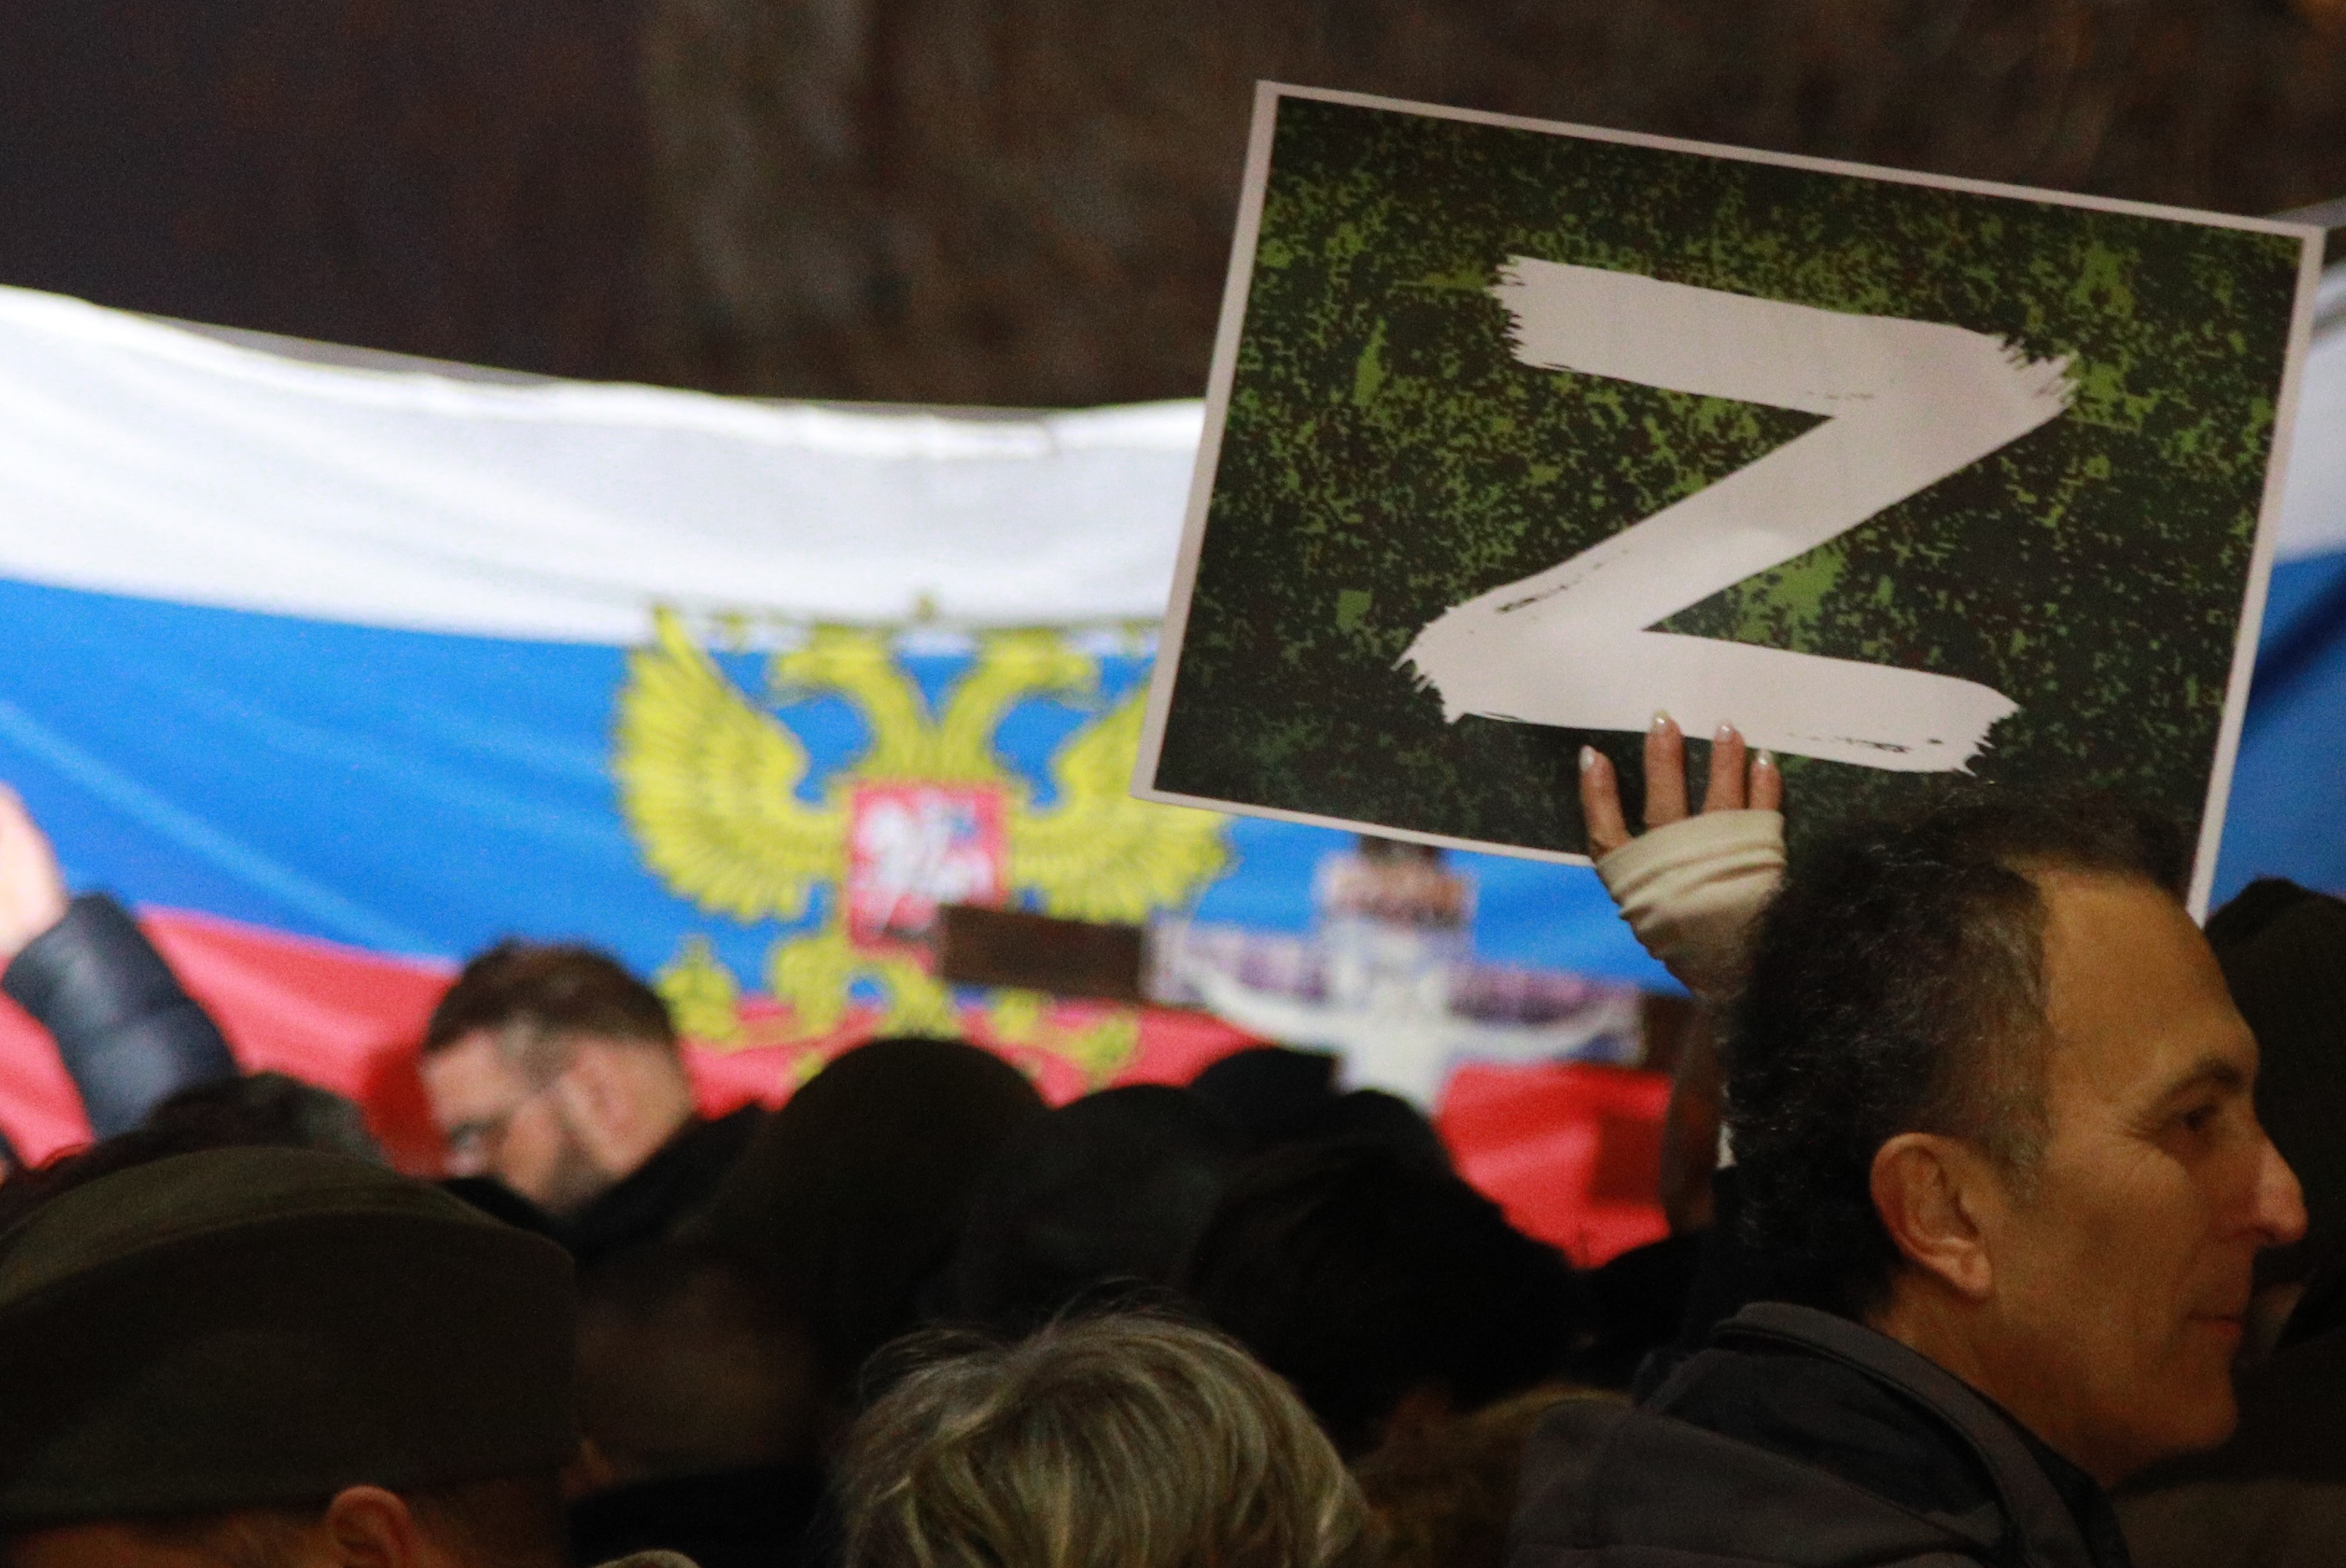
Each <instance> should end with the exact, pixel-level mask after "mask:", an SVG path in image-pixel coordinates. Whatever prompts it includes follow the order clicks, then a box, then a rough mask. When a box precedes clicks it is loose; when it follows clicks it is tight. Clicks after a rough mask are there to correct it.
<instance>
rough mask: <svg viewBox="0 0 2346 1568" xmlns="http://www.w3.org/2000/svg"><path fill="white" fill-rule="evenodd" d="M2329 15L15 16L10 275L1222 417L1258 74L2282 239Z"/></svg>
mask: <svg viewBox="0 0 2346 1568" xmlns="http://www.w3.org/2000/svg"><path fill="white" fill-rule="evenodd" d="M2341 23H2346V0H2294V3H2292V0H1981V3H1971V4H1964V3H1957V0H1933V3H1929V4H1901V3H1897V0H1780V3H1775V4H1762V3H1756V0H1549V3H1545V4H1528V3H1513V0H1244V3H1243V4H1241V3H1239V0H1156V3H1154V4H1150V5H1102V4H1100V3H1099V0H995V3H990V4H989V3H984V0H144V3H138V0H8V4H7V5H5V8H0V282H5V283H14V284H22V285H26V286H30V287H34V288H41V289H52V290H60V291H63V292H66V293H70V294H76V295H80V296H83V297H85V298H88V299H92V300H97V301H98V302H100V303H102V304H107V305H115V306H121V307H127V308H129V309H134V310H142V311H157V312H160V313H164V314H168V315H177V316H182V317H188V318H192V319H198V320H202V321H215V322H219V323H223V324H227V325H231V326H240V327H249V328H256V329H260V330H264V331H279V332H290V333H295V334H299V335H303V336H309V337H316V338H322V339H327V340H331V341H341V342H348V343H355V344H361V345H364V346H369V347H375V348H383V349H392V350H397V351H406V352H410V353H420V354H430V355H436V356H441V357H445V358H452V359H460V360H467V361H476V362H481V363H487V364H495V365H503V366H508V367H512V368H515V369H520V370H529V371H540V372H555V373H560V374H565V375H579V376H594V377H611V378H633V379H642V380H653V381H660V382H670V383H674V384H678V385H686V386H699V387H707V388H711V389H715V390H719V391H726V392H752V393H761V394H769V395H780V396H809V397H834V398H877V399H887V400H903V401H935V402H971V403H976V402H987V403H1005V404H1023V405H1042V404H1076V403H1090V402H1111V401H1118V400H1126V399H1140V398H1154V397H1181V396H1194V395H1196V394H1198V393H1199V392H1200V391H1202V389H1203V386H1204V382H1205V372H1206V363H1207V359H1208V356H1209V349H1210V343H1211V337H1212V331H1213V322H1214V316H1215V311H1216V309H1217V307H1218V305H1219V296H1220V290H1221V281H1222V272H1223V267H1224V263H1225V260H1226V252H1227V247H1228V243H1229V226H1230V223H1231V219H1232V214H1233V211H1234V209H1235V202H1236V193H1237V187H1238V177H1239V156H1240V151H1241V148H1242V147H1243V144H1244V139H1245V131H1246V120H1247V114H1248V108H1249V102H1250V84H1251V82H1252V81H1253V79H1254V78H1255V77H1257V76H1274V77H1280V78H1282V79H1288V80H1295V81H1301V82H1304V83H1308V84H1313V85H1319V86H1327V87H1348V88H1354V89H1358V90H1362V91H1370V92H1380V93H1388V94H1392V95H1395V96H1400V97H1414V98H1422V99H1429V100H1433V101H1438V102H1447V103H1454V104H1462V105H1466V106H1471V107H1481V108H1488V109H1496V110H1503V111H1507V112H1513V113H1520V114H1530V115H1539V116H1545V117H1552V118H1558V119H1567V120H1577V121H1582V122H1586V123H1593V124H1597V125H1604V126H1611V127H1623V128H1628V129H1635V130H1646V131H1657V132H1664V133H1668V134H1673V135H1680V136H1693V137H1708V138H1711V139H1717V140H1723V141H1730V142H1738V143H1742V144H1745V145H1749V146H1753V147H1760V148H1774V149H1779V150H1786V151H1798V152H1806V153H1813V154H1821V155H1827V156H1834V157H1844V158H1861V159H1866V160H1871V161H1876V162H1885V163H1891V164H1896V165H1902V166H1905V167H1910V168H1923V169H1928V170H1933V171H1937V172H1943V173H1949V174H1961V175H1972V176H1979V177H1985V178H1998V179H2008V180H2015V181H2021V182H2025V183H2031V184H2038V185H2047V186H2053V187H2056V188H2065V189H2071V190H2080V191H2092V192H2098V193H2103V194H2108V195H2117V196H2127V197H2136V198H2142V199H2153V200H2160V201H2170V202H2177V203H2181V204H2185V205H2192V206H2205V207H2209V208H2215V209H2221V210H2225V211H2233V212H2270V211H2273V210H2277V209H2283V208H2289V207H2294V206H2298V205H2301V204H2304V203H2308V202H2312V201H2317V200H2321V199H2326V198H2330V197H2334V196H2338V195H2340V194H2341V193H2346V33H2341Z"/></svg>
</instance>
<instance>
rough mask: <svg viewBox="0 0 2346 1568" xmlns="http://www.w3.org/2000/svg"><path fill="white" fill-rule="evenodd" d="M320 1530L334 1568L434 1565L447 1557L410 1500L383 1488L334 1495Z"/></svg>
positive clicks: (354, 1488) (354, 1489)
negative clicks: (429, 1535) (420, 1524)
mask: <svg viewBox="0 0 2346 1568" xmlns="http://www.w3.org/2000/svg"><path fill="white" fill-rule="evenodd" d="M318 1533H319V1537H320V1539H321V1543H322V1544H323V1545H324V1547H325V1549H326V1553H325V1560H326V1561H327V1562H329V1563H332V1564H334V1568H432V1565H434V1564H437V1563H442V1562H444V1560H445V1555H444V1553H438V1552H435V1551H433V1550H432V1546H431V1543H430V1542H429V1541H427V1540H426V1538H425V1537H424V1534H423V1530H422V1529H421V1528H419V1527H418V1526H417V1524H416V1522H415V1515H414V1513H413V1511H411V1510H410V1509H409V1508H408V1506H407V1500H406V1499H405V1498H403V1497H401V1496H400V1495H399V1494H398V1493H397V1492H385V1491H384V1490H383V1489H382V1487H379V1486H346V1487H344V1488H343V1489H342V1491H340V1492H336V1493H334V1495H333V1498H332V1500H331V1502H328V1503H327V1504H326V1512H325V1517H324V1518H322V1519H321V1520H320V1521H319V1530H318Z"/></svg>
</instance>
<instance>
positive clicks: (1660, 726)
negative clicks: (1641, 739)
mask: <svg viewBox="0 0 2346 1568" xmlns="http://www.w3.org/2000/svg"><path fill="white" fill-rule="evenodd" d="M1670 723H1671V720H1670V716H1669V715H1668V714H1667V713H1665V712H1663V711H1662V710H1661V709H1660V708H1656V709H1654V722H1653V726H1652V728H1653V731H1654V733H1655V734H1657V735H1659V734H1660V733H1661V732H1662V731H1663V730H1665V729H1668V728H1669V727H1670Z"/></svg>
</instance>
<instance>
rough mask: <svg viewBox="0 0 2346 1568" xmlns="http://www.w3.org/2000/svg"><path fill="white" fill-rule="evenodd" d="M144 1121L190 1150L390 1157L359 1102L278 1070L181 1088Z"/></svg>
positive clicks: (380, 1161)
mask: <svg viewBox="0 0 2346 1568" xmlns="http://www.w3.org/2000/svg"><path fill="white" fill-rule="evenodd" d="M141 1125H143V1126H145V1127H146V1128H148V1130H149V1131H152V1132H159V1133H163V1134H167V1135H172V1136H177V1137H179V1138H180V1139H182V1140H183V1141H184V1142H185V1143H186V1144H187V1145H188V1146H189V1148H190V1149H193V1148H196V1147H206V1148H227V1147H230V1146H231V1145H239V1144H274V1145H282V1146H284V1147H286V1148H296V1149H323V1150H325V1151H326V1152H327V1153H329V1154H338V1155H350V1156H353V1157H355V1158H358V1159H362V1160H371V1161H372V1162H373V1163H374V1164H376V1165H379V1166H380V1165H389V1164H390V1163H391V1161H390V1159H389V1157H388V1156H385V1155H384V1153H383V1152H382V1145H381V1144H379V1143H377V1142H376V1141H375V1136H374V1135H373V1134H372V1133H371V1132H369V1131H368V1130H367V1125H366V1114H365V1113H364V1112H363V1111H362V1110H360V1109H359V1107H358V1104H357V1102H355V1101H353V1100H352V1099H350V1098H349V1097H348V1096H346V1095H337V1094H335V1093H334V1092H333V1091H332V1090H331V1089H321V1088H319V1087H318V1086H317V1085H316V1084H305V1083H303V1082H302V1081H301V1079H299V1078H293V1077H289V1076H287V1075H286V1074H283V1073H243V1074H238V1075H237V1076H236V1077H233V1078H219V1079H215V1080H213V1081H212V1082H211V1083H209V1084H195V1085H193V1086H192V1087H189V1088H185V1089H182V1090H180V1091H179V1093H178V1094H176V1095H172V1096H171V1097H170V1098H169V1099H168V1100H165V1101H164V1102H163V1103H162V1104H161V1105H158V1106H156V1107H155V1108H154V1109H153V1110H151V1111H149V1112H148V1113H147V1119H146V1121H145V1122H144V1123H142V1124H141Z"/></svg>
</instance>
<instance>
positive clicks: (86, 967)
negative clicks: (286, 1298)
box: [0, 785, 237, 1138]
mask: <svg viewBox="0 0 2346 1568" xmlns="http://www.w3.org/2000/svg"><path fill="white" fill-rule="evenodd" d="M0 962H5V964H6V966H7V968H6V972H5V975H0V990H5V992H6V993H7V994H8V996H9V997H10V998H11V999H12V1000H13V1001H15V1003H17V1005H19V1006H21V1007H22V1008H24V1010H25V1011H26V1012H27V1013H31V1014H32V1015H33V1017H34V1019H35V1021H36V1022H37V1023H39V1024H40V1025H41V1027H43V1028H44V1029H46V1030H47V1031H48V1032H49V1034H50V1037H51V1038H52V1039H54V1040H55V1041H56V1045H57V1055H58V1056H59V1058H60V1059H62V1060H63V1062H64V1063H65V1068H66V1074H67V1075H68V1076H69V1077H71V1078H72V1079H73V1082H74V1087H75V1089H76V1091H77V1092H79V1094H80V1095H81V1101H82V1108H83V1109H84V1110H85V1111H86V1112H87V1114H88V1116H89V1125H90V1130H91V1131H92V1132H94V1133H96V1134H97V1135H98V1136H99V1137H101V1138H104V1137H111V1136H112V1135H115V1134H116V1133H120V1132H128V1130H129V1129H130V1128H132V1127H135V1126H137V1125H138V1124H139V1123H141V1122H143V1121H145V1120H146V1119H147V1113H148V1112H149V1111H151V1110H153V1109H154V1108H155V1107H156V1106H157V1105H160V1104H161V1103H162V1102H163V1101H165V1100H167V1099H168V1098H170V1097H171V1096H172V1095H176V1094H178V1093H179V1091H180V1090H182V1089H189V1088H193V1087H195V1086H196V1085H197V1084H209V1083H211V1082H214V1081H216V1080H218V1079H221V1078H232V1077H234V1076H235V1075H236V1074H237V1065H236V1059H235V1058H234V1057H233V1056H231V1055H230V1054H229V1048H228V1042H227V1040H226V1039H224V1038H222V1036H221V1034H220V1032H219V1026H218V1025H217V1024H215V1023H213V1022H212V1020H211V1017H210V1015H209V1013H205V1012H204V1010H203V1008H202V1007H200V1006H199V1005H198V1004H197V1003H196V1000H195V999H194V998H193V997H191V996H189V994H188V993H187V991H186V990H185V989H184V988H183V987H182V986H181V985H180V984H179V978H178V976H176V975H174V974H173V973H172V972H171V967H170V965H169V964H168V963H166V962H163V955H162V954H161V953H159V952H156V951H155V948H154V944H153V943H151V942H148V940H147V936H146V933H145V932H141V931H140V930H139V929H138V924H137V922H136V921H132V920H131V918H130V915H129V913H128V911H126V910H124V909H123V907H122V906H121V905H120V904H118V903H116V902H115V901H114V900H112V899H111V898H109V897H107V895H106V894H104V893H84V894H83V895H82V896H81V897H79V898H71V899H69V898H68V897H67V896H66V885H65V879H64V877H63V876H62V875H61V874H60V873H59V871H58V869H57V858H56V851H55V850H52V849H51V848H50V845H49V840H48V836H47V835H46V834H45V833H44V832H42V831H41V829H40V825H39V824H38V823H36V822H35V821H34V820H33V818H32V814H31V813H30V812H28V811H26V809H25V803H24V801H22V800H21V799H18V798H17V796H16V792H15V790H13V789H9V788H7V786H5V785H0Z"/></svg>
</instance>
